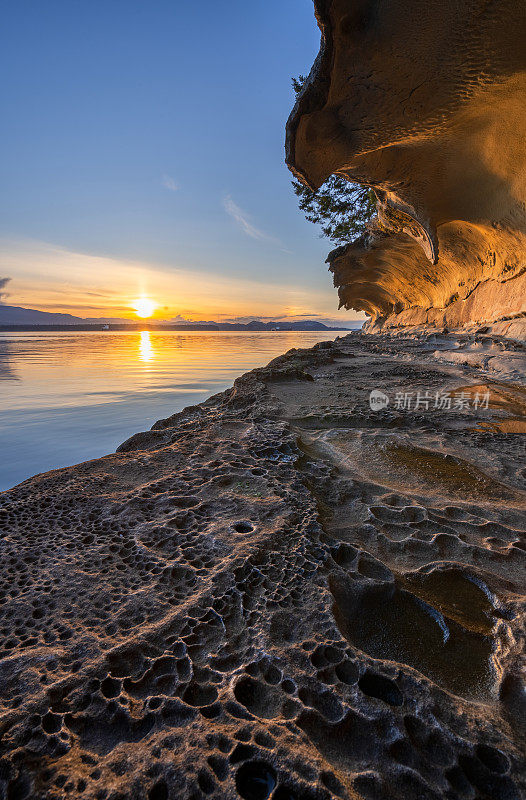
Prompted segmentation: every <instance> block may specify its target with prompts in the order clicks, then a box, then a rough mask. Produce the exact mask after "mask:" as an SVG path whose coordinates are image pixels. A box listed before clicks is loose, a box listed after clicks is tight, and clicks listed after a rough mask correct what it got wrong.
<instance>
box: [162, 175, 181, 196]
mask: <svg viewBox="0 0 526 800" xmlns="http://www.w3.org/2000/svg"><path fill="white" fill-rule="evenodd" d="M162 184H163V186H164V187H165V188H166V189H169V190H170V191H171V192H176V191H177V190H178V189H179V186H178V185H177V184H176V182H175V181H174V179H173V178H172V177H171V175H163V177H162Z"/></svg>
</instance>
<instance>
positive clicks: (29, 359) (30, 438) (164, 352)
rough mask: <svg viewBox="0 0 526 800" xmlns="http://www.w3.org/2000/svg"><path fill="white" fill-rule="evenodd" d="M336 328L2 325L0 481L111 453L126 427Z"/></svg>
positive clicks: (139, 427)
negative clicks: (26, 329)
mask: <svg viewBox="0 0 526 800" xmlns="http://www.w3.org/2000/svg"><path fill="white" fill-rule="evenodd" d="M337 335H338V333H337V332H333V331H331V332H330V333H324V332H313V333H311V332H308V333H307V332H293V333H286V332H269V333H247V332H245V331H242V332H233V333H230V332H224V331H222V332H218V333H216V332H204V333H201V332H194V331H189V332H180V331H170V332H157V331H151V332H149V331H141V332H135V331H134V332H110V331H107V332H97V333H91V332H89V333H85V332H81V333H76V332H75V333H74V332H58V331H57V332H49V333H48V332H44V333H39V332H30V333H0V490H3V489H8V488H10V487H12V486H15V485H16V484H17V483H20V482H21V481H23V480H25V479H26V478H28V477H30V476H32V475H36V474H37V473H39V472H46V471H47V470H50V469H56V468H58V467H65V466H69V465H71V464H77V463H80V462H81V461H87V460H89V459H92V458H98V457H99V456H103V455H106V454H107V453H111V452H114V451H115V449H116V447H118V445H119V444H121V443H122V442H123V441H124V440H125V439H127V438H128V437H129V436H131V435H132V434H133V433H137V431H143V430H147V429H148V428H150V427H151V426H152V425H153V423H154V422H155V421H156V420H158V419H161V418H162V417H167V416H169V415H170V414H174V413H175V412H177V411H180V410H181V409H183V408H184V407H185V406H188V405H193V404H194V403H200V402H201V401H203V400H205V399H206V398H207V397H210V395H212V394H215V393H216V392H220V391H222V390H223V389H226V388H228V387H229V386H231V385H232V383H233V381H234V379H235V378H236V377H237V376H238V375H241V374H243V373H244V372H247V371H248V370H250V369H254V367H259V366H263V365H265V364H266V363H267V362H268V361H270V359H272V358H274V357H275V356H277V355H280V354H281V353H284V352H286V351H287V350H290V348H292V347H312V345H314V344H315V343H316V342H320V341H324V340H327V339H334V338H336V336H337ZM342 335H344V334H342Z"/></svg>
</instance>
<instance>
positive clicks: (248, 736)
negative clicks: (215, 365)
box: [0, 334, 526, 800]
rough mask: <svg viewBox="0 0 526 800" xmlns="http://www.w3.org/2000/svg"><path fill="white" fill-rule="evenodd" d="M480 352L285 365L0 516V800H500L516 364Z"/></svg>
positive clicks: (384, 340)
mask: <svg viewBox="0 0 526 800" xmlns="http://www.w3.org/2000/svg"><path fill="white" fill-rule="evenodd" d="M487 344H488V343H487V342H486V341H485V340H483V339H480V337H479V338H478V339H476V338H472V339H470V340H461V341H460V345H461V347H460V348H459V346H458V345H459V342H458V341H456V340H454V339H452V338H451V337H444V338H438V337H437V338H435V339H431V340H423V341H417V340H415V339H409V338H408V339H404V338H399V339H396V340H391V338H389V337H375V336H368V337H360V335H359V334H353V335H351V336H349V337H346V338H345V339H344V340H341V341H339V342H337V343H336V344H335V345H333V344H332V343H330V342H326V343H322V344H320V345H318V346H317V347H315V348H314V349H313V350H309V351H305V350H303V351H302V350H294V351H291V352H290V353H288V354H287V355H285V356H282V357H280V358H278V359H275V361H274V362H272V363H271V365H269V367H268V368H265V369H261V370H255V371H254V372H252V373H249V374H248V375H245V376H243V377H242V378H240V379H238V380H237V381H236V383H235V386H234V387H233V389H231V390H228V391H227V392H224V393H223V394H221V395H217V396H216V397H213V398H211V399H210V400H208V401H207V402H205V403H203V404H202V405H200V406H195V407H191V408H188V409H186V410H185V411H183V412H181V413H180V414H176V415H175V416H173V417H171V418H169V419H165V420H161V421H159V422H158V423H156V425H154V427H153V429H152V430H151V431H149V432H145V433H140V434H137V435H136V436H134V437H132V438H131V439H130V440H128V441H127V442H126V443H124V445H123V446H122V447H121V448H120V449H119V452H118V453H116V454H113V455H108V456H106V457H104V458H101V459H98V460H96V461H91V462H88V463H85V464H80V465H78V466H75V467H70V468H67V469H62V470H56V471H54V472H50V473H47V474H45V475H38V476H36V477H34V478H31V479H30V480H28V481H25V482H24V483H22V484H20V485H19V486H17V487H15V488H14V489H12V490H10V491H8V492H5V493H3V494H1V495H0V546H1V555H2V557H1V559H0V599H1V603H0V630H1V633H2V636H1V639H0V797H1V798H2V800H68V799H69V800H206V799H207V798H209V799H210V800H239V798H242V799H243V800H266V798H272V800H475V799H476V800H521V797H523V794H522V792H523V791H524V789H525V788H526V784H525V776H526V771H525V762H524V758H523V753H524V743H525V728H524V721H525V719H526V713H525V708H524V705H525V703H524V692H523V689H522V688H521V677H520V664H521V658H523V657H524V610H525V597H524V556H525V538H524V537H525V533H526V529H525V525H524V521H525V520H524V504H525V498H526V483H525V478H526V472H525V469H524V461H523V449H522V447H521V439H520V438H519V437H517V435H515V434H513V433H509V431H510V426H512V427H511V430H513V429H515V430H518V429H519V428H520V426H522V429H523V430H524V428H525V425H526V395H525V391H524V389H521V388H520V387H517V386H515V385H512V384H509V383H508V382H507V381H506V380H504V379H503V377H504V376H505V373H506V369H508V368H509V365H508V366H507V359H512V360H515V361H516V360H517V359H520V358H521V357H522V359H523V362H524V358H525V353H524V350H523V349H521V348H520V347H519V346H516V347H515V348H514V349H513V350H512V352H508V350H507V349H506V345H505V344H504V343H502V342H496V343H490V346H489V347H486V345H487ZM493 345H495V347H494V348H493V349H492V346H493ZM462 348H464V350H465V352H466V356H470V355H473V354H474V353H476V351H477V348H482V349H483V350H484V353H485V358H484V360H483V361H480V360H479V361H478V362H475V363H471V362H470V360H469V358H467V361H466V362H465V363H461V362H458V363H453V362H451V361H448V356H449V355H452V354H455V353H458V352H459V350H460V349H462ZM508 348H509V345H508ZM515 361H514V364H513V365H512V369H515V368H519V367H518V366H517V364H516V363H515ZM480 363H483V368H481V367H480ZM522 370H524V363H523V365H522ZM374 387H376V388H379V389H381V390H382V391H383V392H384V393H386V394H387V395H389V396H390V398H391V402H390V404H389V406H388V407H387V408H384V409H383V410H379V411H375V410H371V408H370V406H369V391H370V389H371V388H374ZM447 391H450V392H452V396H453V397H454V396H457V395H458V396H459V397H460V396H463V397H465V396H467V395H471V398H472V403H471V405H470V407H469V408H464V407H463V405H462V404H460V405H459V408H458V409H455V404H454V403H453V407H452V409H448V408H447V406H444V407H440V408H434V405H433V400H431V403H430V404H429V401H428V405H427V407H426V404H425V403H426V401H425V397H426V395H427V394H428V395H429V396H430V397H431V398H433V397H434V395H435V393H436V392H440V393H445V392H447ZM417 392H418V393H420V395H421V397H423V398H424V401H423V402H422V405H420V407H419V408H417V409H416V410H404V409H403V408H401V407H399V406H398V405H397V403H396V400H395V398H396V396H397V394H401V395H403V394H405V393H411V394H412V397H413V402H414V401H415V398H416V394H417ZM486 392H487V393H488V403H487V405H488V407H487V408H485V407H484V408H479V407H477V406H476V405H475V402H474V398H475V397H476V396H477V395H479V396H481V397H483V396H484V395H485V394H486ZM513 426H514V427H513ZM517 426H519V428H517ZM502 431H508V432H502ZM415 442H416V443H415Z"/></svg>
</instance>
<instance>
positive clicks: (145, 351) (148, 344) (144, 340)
mask: <svg viewBox="0 0 526 800" xmlns="http://www.w3.org/2000/svg"><path fill="white" fill-rule="evenodd" d="M154 357H155V351H154V349H153V347H152V340H151V338H150V331H141V337H140V340H139V358H140V360H141V361H144V362H146V361H151V360H152V359H153V358H154Z"/></svg>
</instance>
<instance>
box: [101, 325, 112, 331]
mask: <svg viewBox="0 0 526 800" xmlns="http://www.w3.org/2000/svg"><path fill="white" fill-rule="evenodd" d="M109 329H110V326H109V325H103V326H102V330H103V331H109Z"/></svg>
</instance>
